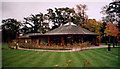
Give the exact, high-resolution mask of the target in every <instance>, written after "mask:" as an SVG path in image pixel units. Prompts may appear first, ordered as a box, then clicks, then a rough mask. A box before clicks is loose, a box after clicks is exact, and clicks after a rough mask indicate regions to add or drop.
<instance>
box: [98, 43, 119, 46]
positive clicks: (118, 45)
mask: <svg viewBox="0 0 120 69" xmlns="http://www.w3.org/2000/svg"><path fill="white" fill-rule="evenodd" d="M100 45H108V44H106V43H100ZM111 46H113V43H111ZM115 46H116V44H115ZM117 46H120V43H117Z"/></svg>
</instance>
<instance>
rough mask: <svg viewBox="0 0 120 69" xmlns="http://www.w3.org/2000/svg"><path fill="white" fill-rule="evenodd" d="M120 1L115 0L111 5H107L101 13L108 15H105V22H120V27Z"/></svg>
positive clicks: (119, 25)
mask: <svg viewBox="0 0 120 69" xmlns="http://www.w3.org/2000/svg"><path fill="white" fill-rule="evenodd" d="M119 8H120V1H119V0H114V1H113V2H111V3H110V4H109V5H106V6H104V7H103V8H102V11H101V13H103V14H104V15H106V17H103V21H104V22H110V23H115V24H118V27H119V29H120V19H119V18H120V9H119Z"/></svg>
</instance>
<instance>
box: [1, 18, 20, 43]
mask: <svg viewBox="0 0 120 69" xmlns="http://www.w3.org/2000/svg"><path fill="white" fill-rule="evenodd" d="M2 23H3V24H2V37H3V40H4V41H5V42H6V41H7V42H8V41H10V40H12V39H15V38H16V37H17V36H19V33H20V32H19V29H20V26H21V25H22V23H21V22H18V21H17V20H16V19H13V18H8V19H5V20H2ZM6 36H7V38H6Z"/></svg>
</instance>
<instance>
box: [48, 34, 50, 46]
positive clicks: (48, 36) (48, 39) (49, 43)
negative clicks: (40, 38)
mask: <svg viewBox="0 0 120 69" xmlns="http://www.w3.org/2000/svg"><path fill="white" fill-rule="evenodd" d="M48 46H50V37H49V36H48Z"/></svg>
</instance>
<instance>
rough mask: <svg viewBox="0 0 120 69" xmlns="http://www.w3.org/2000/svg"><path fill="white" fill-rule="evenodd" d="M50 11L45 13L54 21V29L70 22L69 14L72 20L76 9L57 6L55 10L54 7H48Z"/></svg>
mask: <svg viewBox="0 0 120 69" xmlns="http://www.w3.org/2000/svg"><path fill="white" fill-rule="evenodd" d="M47 11H48V13H47V14H45V16H46V17H47V19H48V20H49V21H52V23H53V25H54V26H53V29H54V28H57V27H59V26H60V25H63V24H66V23H68V20H69V16H71V20H72V21H73V20H74V18H73V16H74V14H75V11H74V9H70V8H68V7H66V8H55V11H53V9H47Z"/></svg>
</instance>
